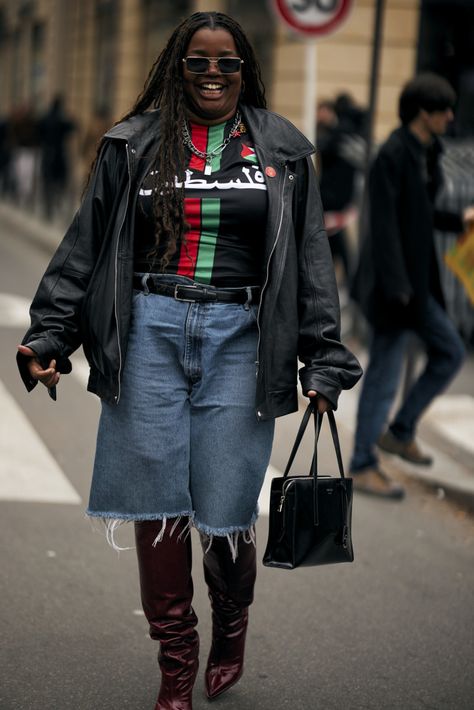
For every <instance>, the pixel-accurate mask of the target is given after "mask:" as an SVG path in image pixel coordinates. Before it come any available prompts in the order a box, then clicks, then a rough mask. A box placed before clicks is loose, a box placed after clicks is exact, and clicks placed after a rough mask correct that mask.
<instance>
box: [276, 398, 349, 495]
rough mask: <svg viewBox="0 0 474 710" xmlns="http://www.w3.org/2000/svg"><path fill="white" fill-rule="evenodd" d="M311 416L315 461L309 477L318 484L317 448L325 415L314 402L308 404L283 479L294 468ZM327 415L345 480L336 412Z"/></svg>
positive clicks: (341, 472)
mask: <svg viewBox="0 0 474 710" xmlns="http://www.w3.org/2000/svg"><path fill="white" fill-rule="evenodd" d="M311 414H313V415H314V454H313V460H312V462H311V469H310V472H309V475H310V476H312V477H313V478H314V479H315V482H317V478H318V456H317V448H318V440H319V433H320V431H321V424H322V421H323V416H324V415H323V414H320V413H319V412H318V411H317V410H316V409H315V404H314V403H313V402H310V403H309V404H308V406H307V407H306V411H305V413H304V415H303V419H302V421H301V424H300V427H299V429H298V432H297V434H296V439H295V443H294V444H293V448H292V450H291V453H290V457H289V459H288V463H287V464H286V468H285V471H284V473H283V478H286V477H287V476H288V474H289V472H290V469H291V466H292V464H293V461H294V459H295V456H296V453H297V451H298V449H299V446H300V444H301V440H302V438H303V434H304V433H305V430H306V427H307V426H308V422H309V419H310V417H311ZM326 415H327V418H328V421H329V426H330V429H331V435H332V440H333V444H334V449H335V452H336V458H337V465H338V468H339V474H340V476H341V478H344V477H345V476H344V465H343V463H342V454H341V445H340V443H339V435H338V433H337V426H336V420H335V418H334V412H333V411H332V410H328V411H327V412H326Z"/></svg>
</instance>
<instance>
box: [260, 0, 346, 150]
mask: <svg viewBox="0 0 474 710" xmlns="http://www.w3.org/2000/svg"><path fill="white" fill-rule="evenodd" d="M273 2H274V7H275V10H276V12H277V14H278V16H279V17H280V19H281V20H282V21H283V22H284V23H285V25H286V26H287V27H289V28H290V29H291V30H292V31H293V32H295V33H297V34H299V35H301V36H303V37H305V38H306V40H307V43H306V49H305V88H304V105H303V124H304V129H303V130H304V133H305V135H306V136H307V137H308V138H309V140H310V141H311V142H312V143H315V142H316V96H317V90H316V81H317V71H316V61H317V52H316V39H317V38H318V37H323V36H325V35H328V34H330V33H331V32H335V31H336V30H337V29H338V27H339V26H340V24H341V23H342V22H343V20H345V18H346V17H347V15H348V13H349V10H350V9H351V7H352V5H353V0H273Z"/></svg>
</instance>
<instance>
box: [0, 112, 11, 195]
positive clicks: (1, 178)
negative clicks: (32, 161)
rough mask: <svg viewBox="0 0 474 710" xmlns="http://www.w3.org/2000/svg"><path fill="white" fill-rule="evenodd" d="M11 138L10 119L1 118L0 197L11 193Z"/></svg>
mask: <svg viewBox="0 0 474 710" xmlns="http://www.w3.org/2000/svg"><path fill="white" fill-rule="evenodd" d="M10 159H11V150H10V136H9V126H8V119H7V118H6V117H3V116H2V117H0V195H2V196H4V195H6V194H8V193H9V192H10Z"/></svg>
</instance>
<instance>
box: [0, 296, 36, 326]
mask: <svg viewBox="0 0 474 710" xmlns="http://www.w3.org/2000/svg"><path fill="white" fill-rule="evenodd" d="M30 303H31V299H28V298H23V297H22V296H16V295H14V294H12V293H0V327H2V328H25V329H26V328H28V327H29V325H30V316H29V308H30Z"/></svg>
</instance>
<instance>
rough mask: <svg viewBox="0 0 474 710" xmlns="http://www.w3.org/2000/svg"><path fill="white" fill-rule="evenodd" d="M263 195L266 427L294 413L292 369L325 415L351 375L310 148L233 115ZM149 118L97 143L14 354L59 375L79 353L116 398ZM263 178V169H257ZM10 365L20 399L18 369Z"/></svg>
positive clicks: (260, 394) (151, 129) (355, 366)
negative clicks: (321, 401)
mask: <svg viewBox="0 0 474 710" xmlns="http://www.w3.org/2000/svg"><path fill="white" fill-rule="evenodd" d="M241 109H242V114H243V117H244V120H245V123H246V125H247V127H248V129H249V132H250V134H251V136H252V138H253V140H254V144H255V149H256V153H257V156H258V159H259V162H260V165H261V166H262V170H263V172H264V174H265V179H266V181H267V187H268V219H267V228H266V234H265V250H264V253H265V259H264V264H263V268H264V272H263V274H262V284H263V291H262V299H261V305H260V309H259V316H258V324H259V341H258V354H257V358H256V359H257V396H256V412H257V417H258V418H260V419H269V418H272V417H277V416H281V415H284V414H287V413H289V412H292V411H295V410H296V409H297V407H298V400H297V361H298V358H299V360H300V361H301V362H302V363H303V365H304V367H303V368H302V369H301V370H300V378H301V383H302V387H303V391H304V392H306V391H307V390H309V389H314V390H316V391H317V392H320V393H321V394H322V395H324V396H325V397H326V398H327V399H328V400H329V401H330V402H331V403H332V404H333V406H334V407H336V406H337V399H338V396H339V394H340V391H341V389H348V388H350V387H352V386H353V385H354V384H355V383H356V382H357V380H358V379H359V377H360V375H361V369H360V366H359V363H358V362H357V360H356V358H355V357H354V356H353V355H352V354H351V353H350V352H349V351H348V350H347V349H346V348H345V347H344V346H343V345H342V344H341V342H340V328H339V303H338V295H337V290H336V284H335V279H334V270H333V265H332V261H331V255H330V251H329V246H328V241H327V237H326V233H325V231H324V228H323V216H322V210H321V203H320V199H319V193H318V187H317V181H316V177H315V173H314V170H313V166H312V162H311V158H310V156H311V153H312V152H313V146H312V145H311V144H310V143H309V142H308V141H307V139H306V138H305V137H304V136H303V135H302V134H301V133H300V132H299V131H298V130H297V129H296V128H295V127H294V126H293V125H292V124H290V123H289V122H288V121H287V120H286V119H284V118H282V117H281V116H278V115H277V114H274V113H272V112H270V111H267V110H263V109H256V108H253V107H249V106H242V107H241ZM158 131H159V112H158V111H154V112H150V113H146V114H142V115H139V116H135V117H133V118H131V119H129V120H128V121H125V122H123V123H120V124H118V125H116V126H114V127H113V128H112V129H111V130H110V131H109V132H108V133H107V134H106V139H107V140H105V141H104V144H103V148H102V150H101V153H100V155H99V159H98V162H97V166H96V169H95V171H94V175H93V177H92V179H91V182H90V184H89V187H88V190H87V192H86V195H85V197H84V200H83V203H82V205H81V207H80V209H79V211H78V212H77V214H76V216H75V217H74V220H73V222H72V224H71V226H70V227H69V229H68V231H67V233H66V235H65V237H64V239H63V241H62V242H61V244H60V246H59V247H58V249H57V251H56V253H55V255H54V256H53V258H52V260H51V263H50V264H49V266H48V268H47V270H46V272H45V274H44V276H43V278H42V280H41V283H40V285H39V287H38V291H37V293H36V295H35V298H34V300H33V303H32V306H31V311H30V313H31V327H30V329H29V330H28V332H27V333H26V335H25V337H24V339H23V344H24V345H28V346H30V347H31V348H32V349H33V350H34V351H35V352H36V353H37V354H38V356H39V358H40V360H41V361H42V362H45V363H47V362H49V360H50V359H51V358H53V357H54V358H55V359H56V361H57V368H58V370H59V371H60V372H65V373H67V372H70V370H71V363H70V361H69V359H68V358H69V356H70V355H71V353H72V352H73V351H74V350H76V348H78V347H79V346H80V345H81V344H82V346H83V348H84V353H85V355H86V357H87V360H88V362H89V364H90V368H91V371H90V378H89V384H88V389H89V390H90V391H91V392H95V393H96V394H97V395H98V396H99V397H101V398H103V399H104V400H106V401H107V402H118V401H119V399H120V386H121V376H122V371H123V364H124V361H125V357H126V352H127V339H128V331H129V323H130V311H131V300H132V274H133V232H134V221H135V206H136V200H137V194H138V188H139V185H140V183H141V180H142V179H143V177H144V175H145V174H146V171H147V170H148V168H149V166H150V161H151V158H152V156H153V152H154V148H155V146H156V139H157V135H158ZM266 168H273V170H267V171H266V172H265V169H266ZM18 364H19V367H20V372H21V374H22V377H23V380H24V382H25V385H26V387H27V389H28V390H31V389H32V388H33V387H34V386H35V384H36V382H35V381H33V380H32V379H31V377H30V375H29V372H28V370H27V368H26V360H25V358H23V357H22V356H21V355H19V356H18Z"/></svg>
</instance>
